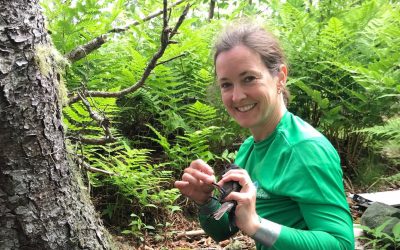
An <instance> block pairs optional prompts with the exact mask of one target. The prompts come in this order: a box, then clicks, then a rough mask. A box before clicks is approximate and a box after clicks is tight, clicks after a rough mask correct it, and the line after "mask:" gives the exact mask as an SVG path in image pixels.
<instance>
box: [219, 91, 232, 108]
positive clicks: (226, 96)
mask: <svg viewBox="0 0 400 250" xmlns="http://www.w3.org/2000/svg"><path fill="white" fill-rule="evenodd" d="M221 99H222V103H223V104H224V106H225V107H226V108H228V107H229V103H230V100H231V98H230V95H229V94H228V93H221Z"/></svg>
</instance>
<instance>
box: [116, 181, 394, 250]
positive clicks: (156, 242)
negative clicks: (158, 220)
mask: <svg viewBox="0 0 400 250" xmlns="http://www.w3.org/2000/svg"><path fill="white" fill-rule="evenodd" d="M348 184H349V183H346V182H345V186H346V191H347V194H348V193H353V194H354V193H362V192H365V190H362V189H360V188H357V189H354V188H353V187H351V188H350V187H349V186H350V185H348ZM399 188H400V185H399V183H396V184H394V186H393V185H387V186H385V187H380V188H379V189H380V190H379V191H389V190H394V189H399ZM347 202H348V204H349V207H350V208H351V209H350V210H351V214H352V217H353V221H354V224H360V218H361V215H362V213H363V209H362V208H360V207H358V206H357V204H356V203H355V202H353V201H352V200H351V199H350V198H347ZM168 221H170V222H171V226H170V227H168V228H166V229H165V233H164V235H147V236H146V237H145V239H144V241H143V242H142V243H140V244H138V242H136V241H134V239H133V237H131V238H130V237H128V236H121V235H119V236H114V239H115V241H116V244H117V248H118V249H120V250H128V249H129V250H131V249H139V250H152V249H154V250H164V249H165V250H166V249H175V250H185V249H202V250H206V249H207V250H214V249H215V250H216V249H223V250H228V249H229V250H236V249H249V250H250V249H252V250H253V249H255V244H254V241H253V240H252V239H251V238H250V237H248V236H246V235H243V234H241V233H240V232H239V233H238V234H236V235H235V236H233V237H231V238H230V239H229V240H225V241H222V242H219V243H217V242H215V241H214V240H213V239H211V238H210V237H208V236H207V235H206V234H204V233H199V231H200V230H201V227H200V225H199V223H198V221H197V220H196V219H188V218H187V217H186V216H184V215H183V214H182V213H175V214H174V215H173V216H171V218H169V220H168ZM183 232H186V233H187V232H192V233H195V235H192V236H187V235H186V236H182V233H183ZM356 243H357V244H358V245H360V244H361V245H363V244H362V242H360V241H359V240H357V242H356ZM356 249H363V247H361V248H358V247H357V248H356Z"/></svg>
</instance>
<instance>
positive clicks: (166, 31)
mask: <svg viewBox="0 0 400 250" xmlns="http://www.w3.org/2000/svg"><path fill="white" fill-rule="evenodd" d="M166 8H167V7H166V1H164V10H165V9H166ZM189 8H190V5H189V4H188V5H186V7H185V9H184V11H183V12H182V14H181V16H180V17H179V19H178V21H177V23H176V25H175V27H174V28H173V29H172V30H171V29H170V28H168V23H167V12H166V11H163V29H162V32H161V45H160V48H159V50H158V51H157V52H156V53H155V54H154V55H153V57H152V58H151V59H150V61H149V63H148V64H147V66H146V68H145V70H144V72H143V75H142V77H141V78H140V79H139V81H137V82H136V83H135V84H134V85H132V86H130V87H128V88H125V89H123V90H120V91H117V92H104V91H87V92H86V93H84V94H85V95H86V96H91V97H122V96H124V95H126V94H129V93H132V92H135V91H136V90H137V89H139V88H140V87H142V86H143V85H144V83H145V81H146V79H147V78H148V77H149V75H150V73H151V71H152V70H153V69H154V68H155V67H156V66H157V61H158V59H160V58H161V57H162V56H163V54H164V52H165V50H166V48H167V46H168V45H169V44H170V43H173V42H174V41H171V40H170V39H171V38H172V37H173V36H174V35H175V34H176V33H177V31H178V29H179V27H180V26H181V24H182V23H183V21H184V19H185V17H186V15H187V13H188V12H189ZM79 99H80V98H79V96H78V95H76V94H75V95H73V96H72V97H71V98H70V99H69V101H68V104H69V105H70V104H72V103H74V102H77V101H78V100H79Z"/></svg>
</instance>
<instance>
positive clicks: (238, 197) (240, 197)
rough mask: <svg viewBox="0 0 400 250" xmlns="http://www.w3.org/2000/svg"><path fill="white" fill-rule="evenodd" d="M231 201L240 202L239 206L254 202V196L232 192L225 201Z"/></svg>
mask: <svg viewBox="0 0 400 250" xmlns="http://www.w3.org/2000/svg"><path fill="white" fill-rule="evenodd" d="M229 200H235V201H237V202H238V204H243V203H251V202H252V201H253V199H252V196H251V195H250V194H249V193H239V192H231V193H230V194H229V195H228V196H227V197H226V198H225V201H229Z"/></svg>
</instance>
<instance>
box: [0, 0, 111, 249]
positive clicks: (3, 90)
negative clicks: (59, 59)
mask: <svg viewBox="0 0 400 250" xmlns="http://www.w3.org/2000/svg"><path fill="white" fill-rule="evenodd" d="M0 10H1V11H0V249H1V250H4V249H111V248H112V247H111V240H110V236H109V234H108V233H107V231H106V230H105V229H104V227H103V225H102V223H101V221H100V220H99V218H98V216H97V214H96V212H95V210H94V208H93V205H92V204H91V202H90V198H89V196H88V194H87V193H86V192H85V190H83V189H82V185H80V178H79V171H77V170H76V168H75V167H74V165H73V164H70V163H69V161H68V159H67V153H66V145H65V142H64V131H63V126H62V121H61V117H62V115H61V106H60V104H59V101H58V100H59V91H58V89H59V81H58V80H59V74H58V73H57V72H56V70H55V63H56V56H55V55H56V53H55V52H54V51H55V49H54V48H53V45H52V44H51V41H50V39H49V36H48V35H47V34H46V31H45V28H44V18H43V15H42V13H41V12H40V8H39V5H38V0H16V1H10V0H0Z"/></svg>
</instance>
